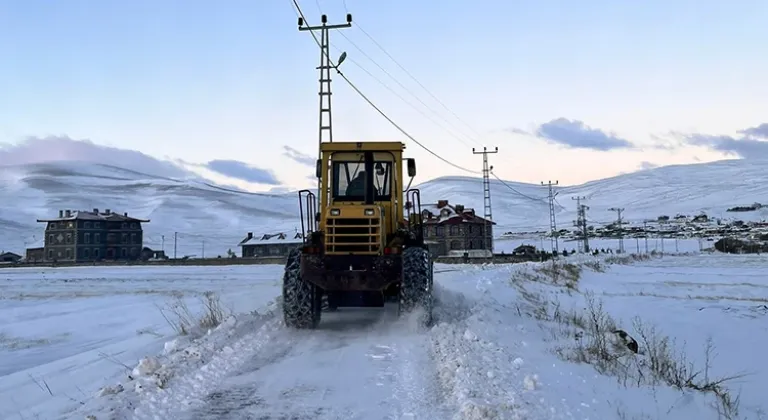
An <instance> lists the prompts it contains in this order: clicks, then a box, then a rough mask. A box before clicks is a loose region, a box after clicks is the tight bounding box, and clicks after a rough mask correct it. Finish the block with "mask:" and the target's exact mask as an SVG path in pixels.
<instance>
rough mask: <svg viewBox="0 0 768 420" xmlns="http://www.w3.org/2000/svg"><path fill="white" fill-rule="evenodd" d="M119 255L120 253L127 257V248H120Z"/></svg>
mask: <svg viewBox="0 0 768 420" xmlns="http://www.w3.org/2000/svg"><path fill="white" fill-rule="evenodd" d="M120 255H122V256H123V257H127V256H128V248H121V249H120Z"/></svg>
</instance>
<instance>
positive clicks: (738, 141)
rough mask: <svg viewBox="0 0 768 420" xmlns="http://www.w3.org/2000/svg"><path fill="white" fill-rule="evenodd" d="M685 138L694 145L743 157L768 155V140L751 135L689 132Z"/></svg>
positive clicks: (763, 156)
mask: <svg viewBox="0 0 768 420" xmlns="http://www.w3.org/2000/svg"><path fill="white" fill-rule="evenodd" d="M685 139H686V141H687V143H688V144H690V145H692V146H702V147H707V148H709V149H712V150H716V151H718V152H722V153H725V154H728V155H733V156H738V157H741V158H765V157H768V141H760V140H756V139H753V138H749V137H742V138H735V137H731V136H713V135H708V134H688V135H685Z"/></svg>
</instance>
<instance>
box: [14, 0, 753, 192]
mask: <svg viewBox="0 0 768 420" xmlns="http://www.w3.org/2000/svg"><path fill="white" fill-rule="evenodd" d="M300 4H301V5H302V8H303V10H304V12H305V13H306V14H307V17H308V19H310V22H311V23H317V22H318V21H319V17H318V16H319V10H318V9H322V11H323V12H324V13H327V14H328V15H329V19H330V21H331V23H336V22H342V21H343V20H344V15H345V13H346V11H347V10H346V9H345V4H344V1H343V0H318V1H315V0H302V1H301V2H300ZM437 5H439V7H437ZM346 8H348V10H349V11H350V12H351V13H353V16H354V20H355V22H354V23H353V28H351V29H345V30H344V31H339V32H334V33H333V34H332V37H331V40H332V43H333V44H334V48H333V49H332V52H333V55H334V56H337V55H338V54H339V53H340V51H342V50H343V51H346V52H347V53H348V59H347V61H346V62H345V63H344V64H343V66H342V70H343V71H344V72H345V74H346V75H347V76H348V77H349V78H350V80H352V81H353V82H354V83H355V84H357V85H358V86H359V88H360V89H361V90H362V91H363V92H364V93H365V94H366V95H369V97H370V98H371V99H372V100H373V101H374V102H375V103H376V104H377V105H379V106H380V107H381V108H382V109H383V110H384V111H385V112H386V113H387V114H389V115H390V116H391V117H392V118H393V119H394V120H395V121H396V122H397V123H398V124H399V125H401V126H402V127H403V128H404V129H405V130H406V131H408V132H410V133H411V134H412V135H413V136H414V137H415V138H416V139H417V140H419V142H420V143H422V144H424V145H425V146H427V147H429V148H430V149H432V150H433V151H435V152H436V153H438V154H440V155H441V156H443V157H445V158H446V159H448V160H449V161H451V162H453V163H455V164H457V165H459V166H463V167H468V168H470V169H473V170H479V169H480V167H481V159H480V157H479V156H475V155H472V153H471V148H472V147H477V148H479V147H481V145H487V146H489V147H494V146H498V147H499V154H497V155H494V156H493V157H492V164H493V165H494V166H495V173H496V174H497V175H498V176H500V177H502V178H504V179H509V180H517V181H523V182H535V183H538V182H539V181H545V180H549V179H552V180H554V179H558V180H560V182H561V184H577V183H581V182H584V181H587V180H591V179H597V178H604V177H608V176H612V175H616V174H618V173H622V172H630V171H634V170H638V169H643V168H650V167H654V166H659V165H666V164H672V163H692V162H699V161H710V160H716V159H722V158H725V157H747V158H754V157H761V156H768V147H766V145H768V143H766V142H764V140H768V125H762V124H764V123H768V79H767V78H766V76H765V75H766V74H768V55H767V54H765V51H766V49H765V41H766V40H767V39H768V25H766V24H765V22H767V21H768V2H766V1H757V0H755V1H738V0H734V1H729V2H723V1H709V0H697V1H693V0H665V1H660V0H649V1H644V2H617V1H607V0H606V1H582V2H574V1H566V0H562V1H539V2H523V1H513V0H476V1H472V2H469V1H458V0H446V1H441V2H427V1H422V2H415V1H406V0H390V1H386V2H385V1H376V2H374V1H367V0H346ZM366 34H367V35H366ZM368 35H370V37H369V36H368ZM377 44H378V45H377ZM379 45H381V46H382V47H383V48H384V50H386V52H385V51H384V50H382V49H381V48H379ZM358 47H359V49H358ZM0 54H2V56H3V57H4V58H5V60H3V65H2V66H0V142H1V143H5V145H4V146H0V147H2V148H0V164H12V163H24V162H27V161H39V160H44V159H72V158H88V159H92V160H99V159H100V160H105V159H106V160H110V161H114V163H115V164H119V163H120V162H132V164H136V165H138V164H142V165H150V166H152V167H155V168H156V170H157V171H161V172H163V173H164V174H166V175H171V174H176V175H174V176H179V174H183V173H187V172H186V171H193V172H195V173H205V174H206V176H208V177H211V178H215V179H217V180H219V181H221V182H225V183H228V184H231V185H240V186H244V187H247V188H250V189H262V190H267V189H271V188H286V187H302V186H308V185H310V182H311V181H310V180H309V179H308V175H310V174H311V173H312V172H313V169H312V161H313V159H314V157H315V156H316V154H317V114H318V112H317V102H318V99H317V88H318V86H317V79H318V75H317V71H316V70H315V67H316V66H317V64H318V60H319V50H318V48H317V46H316V44H314V41H313V40H312V38H311V36H310V35H309V34H308V33H307V32H299V31H298V30H297V27H296V15H295V12H294V10H293V9H292V6H291V2H290V0H269V1H252V0H232V1H227V2H221V3H216V2H210V1H201V0H191V1H181V0H164V1H162V2H158V1H153V0H138V1H132V2H118V1H104V2H93V1H87V0H68V1H61V2H49V1H43V0H26V1H2V0H0ZM388 54H389V55H391V56H392V57H394V59H395V60H397V63H399V64H400V65H398V64H397V63H396V62H394V61H393V60H392V59H391V58H390V57H389V55H388ZM400 66H402V68H401V67H400ZM403 68H404V69H405V70H406V71H407V72H406V71H404V70H403ZM363 69H365V70H363ZM382 69H383V70H382ZM366 71H367V72H366ZM368 72H370V74H372V75H373V76H375V78H372V77H371V75H369V74H368ZM387 73H389V74H390V75H391V76H393V77H390V76H389V75H387ZM409 74H410V75H412V76H414V78H415V80H414V78H411V76H409ZM377 79H378V80H377ZM422 85H423V86H425V87H426V88H427V89H428V91H425V90H424V89H423V88H422ZM385 86H386V87H385ZM333 87H334V95H333V98H334V103H333V110H334V127H335V133H334V140H337V141H344V140H348V141H358V140H362V141H365V140H399V141H404V142H405V143H406V144H407V152H408V153H409V155H410V156H413V157H416V158H417V161H418V166H419V181H423V180H425V179H427V178H433V177H436V176H441V175H462V174H466V173H464V172H462V171H461V170H459V169H456V168H453V167H451V166H448V165H446V164H445V163H443V162H441V161H439V160H437V159H436V158H434V157H433V156H431V155H430V154H428V153H427V152H425V151H424V150H422V149H421V148H420V147H419V146H417V145H416V144H414V143H413V142H412V141H411V140H409V139H407V138H406V137H405V136H403V135H402V134H401V133H400V132H399V131H397V130H396V129H395V128H393V127H392V126H390V125H389V123H388V122H387V121H386V120H384V119H383V118H382V117H381V116H380V115H379V114H378V113H377V112H376V111H375V110H373V109H371V107H370V106H368V104H367V103H365V102H364V101H363V100H362V99H361V98H360V97H359V96H358V95H357V94H356V93H355V91H354V90H352V89H350V88H349V86H347V85H346V83H345V82H344V81H343V80H342V79H341V78H340V77H339V76H338V75H335V74H334V82H333ZM389 89H391V90H393V91H394V92H395V93H396V94H395V93H393V92H392V91H390V90H389ZM398 95H399V97H398ZM433 95H434V96H433ZM435 97H436V98H437V99H438V100H436V99H435ZM409 104H410V105H409ZM424 104H426V106H425V105H424ZM444 105H445V106H444ZM414 107H415V108H416V109H414ZM417 109H418V110H417ZM80 140H88V142H85V143H83V142H79V141H80ZM53 144H56V145H58V146H57V147H53V146H52V145H53ZM101 146H109V147H112V148H117V149H129V150H135V151H139V152H141V153H129V152H120V151H117V150H115V149H109V148H104V147H101ZM157 159H169V160H172V161H173V162H174V163H173V164H172V165H171V164H166V163H162V162H159V161H157ZM169 165H170V166H169ZM179 168H182V169H179ZM178 171H181V172H178Z"/></svg>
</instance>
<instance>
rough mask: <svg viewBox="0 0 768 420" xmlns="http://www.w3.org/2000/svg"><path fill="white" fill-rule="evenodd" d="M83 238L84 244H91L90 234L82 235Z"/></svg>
mask: <svg viewBox="0 0 768 420" xmlns="http://www.w3.org/2000/svg"><path fill="white" fill-rule="evenodd" d="M83 238H84V239H85V243H87V244H89V243H91V234H90V233H86V234H84V235H83Z"/></svg>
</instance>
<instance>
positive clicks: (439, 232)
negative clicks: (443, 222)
mask: <svg viewBox="0 0 768 420" xmlns="http://www.w3.org/2000/svg"><path fill="white" fill-rule="evenodd" d="M443 235H445V227H443V226H438V227H437V236H443Z"/></svg>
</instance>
